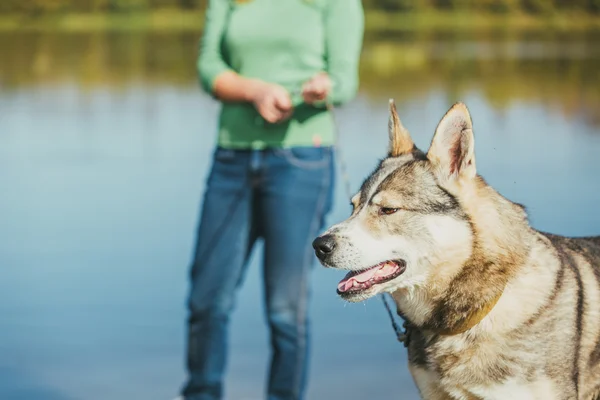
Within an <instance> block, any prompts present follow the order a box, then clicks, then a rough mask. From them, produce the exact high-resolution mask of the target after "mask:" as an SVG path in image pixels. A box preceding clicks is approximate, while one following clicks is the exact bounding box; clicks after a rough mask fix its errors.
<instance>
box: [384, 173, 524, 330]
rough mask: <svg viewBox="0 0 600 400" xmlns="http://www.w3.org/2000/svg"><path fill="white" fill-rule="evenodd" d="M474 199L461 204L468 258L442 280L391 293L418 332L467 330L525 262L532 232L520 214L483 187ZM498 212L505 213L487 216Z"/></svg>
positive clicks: (486, 312)
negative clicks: (468, 232) (469, 235)
mask: <svg viewBox="0 0 600 400" xmlns="http://www.w3.org/2000/svg"><path fill="white" fill-rule="evenodd" d="M482 184H483V185H485V183H484V182H483V181H482ZM477 197H478V199H477V201H476V202H473V203H471V204H473V205H471V204H468V203H467V202H465V203H467V204H464V205H465V208H466V210H467V212H468V213H469V215H470V216H471V221H472V230H473V244H472V251H471V254H470V256H469V257H468V259H466V260H464V261H463V262H461V263H460V265H456V266H455V267H457V268H456V270H457V273H456V274H455V275H454V276H452V277H451V278H449V279H448V280H447V281H445V282H436V283H435V284H425V285H423V286H422V287H415V288H413V289H410V292H411V293H407V292H404V291H398V292H396V293H394V294H393V296H394V298H395V300H396V303H397V305H398V309H399V313H400V314H402V315H404V316H405V318H406V319H407V320H408V321H409V322H411V323H412V324H413V325H414V326H415V327H416V328H418V329H421V330H426V331H430V332H432V333H434V334H440V335H456V334H460V333H463V332H466V331H468V330H470V329H471V328H473V327H474V326H476V325H477V324H479V323H480V322H481V321H482V320H483V319H484V318H485V317H486V316H487V315H488V314H489V313H490V312H491V310H492V309H493V308H494V306H495V305H496V303H497V302H498V300H499V299H500V297H501V296H502V293H503V291H504V289H505V287H506V285H507V283H508V282H509V280H510V279H511V278H513V277H514V276H515V275H516V273H517V271H518V270H519V268H520V267H521V266H522V265H524V264H525V260H526V259H527V256H528V254H529V252H530V242H531V240H530V238H531V237H532V231H531V229H530V227H529V224H528V222H527V217H526V214H525V212H524V210H523V209H522V208H521V207H520V206H518V205H515V204H512V203H510V202H508V200H506V199H505V198H503V197H502V196H500V195H499V194H498V193H497V192H495V191H493V189H491V188H489V187H487V185H486V187H483V188H480V191H479V196H477ZM500 203H502V207H498V205H499V204H500ZM507 203H509V206H508V207H507ZM475 204H477V205H475ZM497 209H502V210H504V211H505V212H503V213H493V212H490V210H497ZM506 210H509V211H506ZM418 302H419V303H421V304H420V305H419V306H416V305H415V304H416V303H418Z"/></svg>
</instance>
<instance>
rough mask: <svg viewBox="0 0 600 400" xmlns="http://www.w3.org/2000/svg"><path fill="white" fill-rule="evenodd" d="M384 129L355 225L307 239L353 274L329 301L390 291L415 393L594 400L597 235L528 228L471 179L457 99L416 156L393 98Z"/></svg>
mask: <svg viewBox="0 0 600 400" xmlns="http://www.w3.org/2000/svg"><path fill="white" fill-rule="evenodd" d="M389 135H390V146H389V151H388V155H387V157H386V158H385V159H383V160H382V161H381V162H380V163H379V166H378V167H377V168H376V169H375V171H374V172H373V173H372V174H371V175H370V176H369V177H368V178H367V179H366V180H365V181H364V183H363V184H362V186H361V189H360V191H359V192H358V193H357V194H356V195H355V196H354V197H353V198H352V206H353V210H352V213H351V215H350V217H349V218H348V219H346V220H345V221H343V222H341V223H339V224H336V225H333V226H332V227H330V228H329V229H328V230H327V231H326V232H324V233H323V234H322V235H320V236H319V237H317V238H316V239H315V240H314V241H313V247H314V249H315V253H316V256H317V257H318V259H319V260H320V262H321V264H322V265H323V266H325V267H328V268H337V269H343V270H349V273H348V274H347V275H346V277H345V278H344V279H343V280H342V281H341V282H340V283H339V285H338V287H337V292H338V294H339V295H340V296H341V297H342V298H343V299H344V300H346V301H349V302H360V301H364V300H366V299H368V298H371V297H373V296H375V295H377V294H380V293H385V292H387V293H390V294H391V296H392V297H393V299H394V301H395V303H396V306H397V309H398V313H399V314H400V315H401V316H402V317H403V318H404V319H405V321H406V322H407V323H408V324H409V325H408V326H409V327H410V341H409V343H408V345H407V350H408V366H409V370H410V373H411V375H412V377H413V379H414V381H415V383H416V385H417V387H418V390H419V392H420V395H421V397H422V398H423V399H426V400H450V399H452V400H473V399H485V400H507V399H508V400H521V399H522V400H525V399H527V400H531V399H539V400H553V399H555V400H568V399H577V400H592V399H600V236H597V237H581V238H567V237H562V236H557V235H553V234H549V233H544V232H540V231H537V230H535V229H533V228H532V227H531V226H530V225H529V222H528V219H527V214H526V211H525V208H524V207H523V206H522V205H520V204H517V203H514V202H511V201H510V200H508V199H506V198H505V197H503V196H502V195H500V194H499V193H498V192H497V191H496V190H494V189H493V188H492V187H491V186H489V185H488V184H487V183H486V182H485V180H484V179H483V178H482V177H481V176H479V175H478V174H477V170H476V165H475V151H474V144H475V143H474V136H473V123H472V120H471V116H470V114H469V110H468V109H467V107H466V106H465V104H463V103H460V102H459V103H456V104H454V105H453V106H452V108H450V110H449V111H448V112H447V113H446V114H445V115H444V117H443V118H442V119H441V121H440V122H439V124H438V126H437V128H436V130H435V134H434V137H433V139H432V141H431V144H430V147H429V150H428V151H427V153H424V152H422V151H421V150H419V149H418V148H417V147H416V146H415V144H414V142H413V140H412V139H411V136H410V134H409V132H408V130H407V129H406V128H404V126H403V125H402V123H401V122H400V119H399V118H398V114H397V111H396V107H395V105H394V102H393V100H390V121H389Z"/></svg>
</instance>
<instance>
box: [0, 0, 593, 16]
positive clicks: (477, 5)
mask: <svg viewBox="0 0 600 400" xmlns="http://www.w3.org/2000/svg"><path fill="white" fill-rule="evenodd" d="M208 1H209V0H0V13H28V14H40V13H59V12H67V11H75V12H116V13H119V12H131V11H140V10H155V9H163V8H168V9H175V8H178V9H185V10H203V9H204V8H205V7H206V4H207V2H208ZM363 4H364V7H365V9H366V10H368V11H370V10H374V11H385V12H398V11H428V10H456V11H480V12H489V13H498V14H506V13H514V12H524V13H530V14H540V15H544V14H551V13H555V12H558V11H563V10H567V11H586V12H593V13H598V12H600V0H363Z"/></svg>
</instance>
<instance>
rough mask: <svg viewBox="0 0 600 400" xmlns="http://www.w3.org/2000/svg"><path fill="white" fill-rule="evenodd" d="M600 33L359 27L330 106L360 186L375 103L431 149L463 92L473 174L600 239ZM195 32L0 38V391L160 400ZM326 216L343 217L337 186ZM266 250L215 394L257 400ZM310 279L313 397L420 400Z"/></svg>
mask: <svg viewBox="0 0 600 400" xmlns="http://www.w3.org/2000/svg"><path fill="white" fill-rule="evenodd" d="M598 39H600V35H598V34H597V33H581V34H577V35H573V34H571V35H564V34H545V35H539V34H534V33H531V32H529V33H527V32H526V33H523V34H519V35H517V34H514V33H510V34H509V33H496V34H494V35H483V34H477V35H458V34H452V33H441V34H427V35H409V34H405V35H401V36H398V37H394V38H390V37H389V36H377V35H369V36H368V37H367V40H366V42H365V49H364V53H363V61H362V65H361V76H362V87H361V91H360V94H359V95H358V97H357V98H356V99H355V100H354V101H353V102H352V103H350V104H348V105H347V106H346V107H344V108H341V109H339V110H337V114H336V115H337V120H338V121H339V125H340V130H341V147H342V149H343V151H344V154H343V155H344V157H345V161H346V162H347V163H348V166H349V175H350V177H351V180H352V187H353V190H355V189H357V188H358V185H359V184H360V183H361V182H362V180H363V178H364V177H365V176H366V175H367V174H368V173H369V172H370V171H371V170H372V168H373V167H374V166H375V165H376V163H377V161H378V158H379V157H382V156H383V155H384V154H385V151H386V146H387V136H386V124H387V99H388V98H389V97H395V98H396V99H397V103H398V108H399V112H400V116H401V118H402V120H403V122H404V124H405V125H406V126H407V127H408V128H409V130H411V131H412V133H413V136H414V138H415V141H416V142H417V145H419V146H420V147H422V148H424V149H426V148H427V145H428V143H429V140H430V138H431V136H432V134H433V131H434V129H435V126H436V124H437V122H438V120H439V118H440V117H441V116H442V115H443V113H444V112H445V111H446V110H447V109H448V107H449V106H450V105H451V104H452V103H453V102H454V101H456V100H458V99H461V100H463V101H465V102H466V103H467V105H468V106H469V107H470V110H471V114H472V116H473V119H474V124H475V136H476V154H477V166H478V169H479V172H480V173H481V174H482V175H483V176H484V177H485V178H486V179H487V181H488V182H489V183H490V184H492V185H493V186H495V187H496V188H497V189H498V190H499V191H500V192H501V193H502V194H504V195H506V196H507V197H509V198H510V199H512V200H514V201H518V202H520V203H523V204H525V205H527V207H528V210H529V214H530V218H531V221H532V224H533V226H534V227H536V228H539V229H542V230H548V231H552V232H555V233H561V234H566V235H591V234H600V213H598V212H597V211H598V205H599V204H600V177H599V176H600V162H599V161H598V157H599V155H600V41H599V40H598ZM196 43H197V35H195V34H192V33H153V34H150V33H148V34H124V33H104V34H98V33H95V34H91V33H90V34H88V33H76V34H58V33H52V34H41V33H33V32H22V33H15V32H11V33H1V34H0V268H1V269H0V299H1V301H0V398H1V399H6V400H21V399H27V400H38V399H40V400H107V399H110V400H129V399H135V400H138V399H139V400H141V399H153V400H154V399H156V400H165V399H170V398H172V397H174V396H175V395H176V394H177V391H178V389H179V387H180V386H181V384H182V383H183V380H184V377H185V370H184V356H183V354H184V348H185V344H184V336H185V318H186V309H185V299H186V295H187V288H188V286H187V269H188V265H189V261H190V256H191V252H192V245H193V241H194V234H195V229H196V224H197V217H198V212H199V207H200V201H201V195H202V192H203V189H204V181H205V177H206V174H207V171H208V167H209V155H210V154H211V152H212V147H213V145H214V141H215V126H216V115H217V110H218V105H217V104H216V103H215V102H214V101H213V100H211V99H210V98H209V97H208V96H206V95H205V94H203V93H202V92H201V91H200V90H199V88H198V84H197V82H196V80H195V73H194V58H195V52H196ZM336 193H337V196H336V203H335V208H334V211H333V212H332V214H331V215H330V217H329V222H330V223H332V222H334V221H339V220H341V219H343V218H345V217H346V216H347V215H348V213H349V206H348V201H347V199H346V197H345V195H344V193H343V186H342V185H341V183H340V182H339V181H338V185H337V188H336ZM259 262H260V246H259V248H257V249H256V251H255V253H254V257H253V259H252V264H251V266H250V269H249V273H248V276H247V279H246V282H245V284H244V287H243V289H242V291H241V292H240V293H239V297H238V303H237V308H236V311H235V313H234V315H233V320H232V327H231V328H232V329H231V357H230V361H229V368H228V375H227V398H228V399H236V400H244V399H248V400H252V399H254V400H258V399H260V398H262V396H263V389H264V382H265V371H266V367H267V357H268V346H267V344H268V342H267V331H266V327H265V324H264V319H263V308H262V303H261V302H262V287H261V283H260V279H259V268H258V264H259ZM342 275H343V273H341V272H336V271H331V270H325V269H323V268H320V267H316V268H315V270H314V273H313V276H312V282H313V297H312V303H311V310H312V319H313V347H312V358H311V366H312V368H311V374H310V386H309V391H308V398H309V399H317V400H322V399H346V400H358V399H377V400H388V399H389V400H391V399H407V400H408V399H416V398H417V392H416V389H415V387H414V384H413V383H412V380H411V379H410V375H409V373H408V370H407V367H406V354H405V350H404V348H403V347H402V346H401V345H399V344H398V343H397V342H396V341H395V338H394V334H393V331H392V328H391V326H390V322H389V320H388V317H387V314H386V313H385V309H384V308H383V306H382V305H381V302H380V300H379V299H373V300H370V301H368V302H366V303H363V304H345V303H343V302H342V301H341V300H339V299H338V298H337V296H336V294H335V287H336V283H337V281H338V280H339V279H340V278H341V277H342Z"/></svg>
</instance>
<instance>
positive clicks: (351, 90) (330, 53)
mask: <svg viewBox="0 0 600 400" xmlns="http://www.w3.org/2000/svg"><path fill="white" fill-rule="evenodd" d="M326 13H327V14H326V16H325V34H326V51H327V53H326V58H327V73H328V74H329V77H330V78H331V81H332V84H333V87H332V90H331V94H330V95H329V99H328V100H329V101H330V102H332V103H333V104H335V105H341V104H344V103H346V102H348V101H350V100H352V98H353V97H354V96H355V95H356V92H357V91H358V82H359V76H358V75H359V73H358V66H359V61H360V53H361V49H362V41H363V33H364V13H363V7H362V3H361V0H329V6H328V8H327V11H326Z"/></svg>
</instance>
